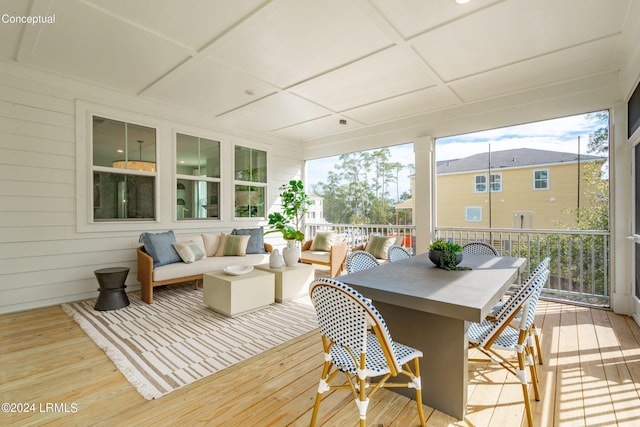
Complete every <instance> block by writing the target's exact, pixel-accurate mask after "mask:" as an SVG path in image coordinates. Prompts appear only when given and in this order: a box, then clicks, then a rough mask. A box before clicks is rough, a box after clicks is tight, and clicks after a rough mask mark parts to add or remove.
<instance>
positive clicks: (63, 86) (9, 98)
mask: <svg viewBox="0 0 640 427" xmlns="http://www.w3.org/2000/svg"><path fill="white" fill-rule="evenodd" d="M76 100H83V101H86V102H88V103H93V104H97V105H104V106H107V107H108V108H111V109H118V110H119V109H122V111H123V114H125V115H126V111H125V110H129V111H135V114H138V115H144V116H148V117H153V119H154V120H155V121H158V122H159V123H160V125H161V126H162V127H163V132H159V135H160V136H159V140H158V143H159V144H160V147H159V149H160V150H162V151H163V152H165V153H171V152H172V150H173V148H172V147H173V145H172V144H173V142H172V141H171V140H170V139H167V138H166V137H165V136H166V135H170V134H171V132H170V131H171V130H173V129H180V128H192V127H197V128H199V129H203V130H206V131H207V132H209V133H213V134H216V135H219V138H220V140H221V141H223V143H226V144H228V147H229V149H228V151H227V152H228V153H231V152H232V150H231V149H230V147H231V144H232V143H233V142H237V143H240V144H246V145H249V146H251V145H252V144H255V145H256V146H258V147H267V149H268V153H269V169H270V170H269V184H270V186H269V188H268V202H269V206H270V210H274V209H277V206H276V205H275V203H276V201H277V200H278V194H279V191H278V187H280V185H282V184H283V183H284V182H287V181H288V180H289V179H291V178H292V177H301V176H302V166H303V162H302V160H301V159H302V148H301V144H300V143H299V142H293V141H289V140H285V139H273V140H264V137H262V138H259V137H256V136H253V135H250V134H242V135H240V136H238V132H237V131H233V132H225V131H224V129H220V128H216V127H211V125H209V124H208V122H207V121H206V120H203V118H197V119H193V118H191V117H190V116H188V115H186V113H185V112H181V111H179V110H172V109H169V108H168V107H166V106H163V105H159V104H154V103H151V102H145V101H141V100H139V99H136V98H134V97H128V96H126V95H122V94H117V93H112V92H110V91H107V90H103V89H99V88H96V87H90V86H86V85H83V84H80V83H77V82H73V81H67V80H62V79H57V78H53V77H49V76H45V75H42V74H40V73H37V72H30V71H26V72H24V74H23V72H22V70H21V69H20V68H18V67H15V68H12V67H11V66H9V67H6V68H3V70H2V71H1V72H0V313H2V312H11V311H18V310H22V309H27V308H33V307H42V306H48V305H53V304H57V303H60V302H66V301H73V300H79V299H84V298H88V297H92V296H95V295H97V287H98V285H97V281H96V279H95V276H94V274H93V271H94V270H96V269H99V268H105V267H111V266H126V267H130V269H131V270H130V273H129V276H128V278H127V285H128V286H129V289H130V290H133V289H136V288H137V287H138V286H139V284H138V282H137V280H136V254H135V248H136V246H137V245H138V236H139V234H140V232H141V231H153V230H156V231H164V230H168V229H174V230H175V231H176V233H178V234H181V233H182V234H194V233H198V232H209V231H231V230H232V229H233V228H234V227H253V226H257V225H262V224H264V223H265V221H260V220H256V219H248V220H242V221H234V220H233V218H232V217H231V215H226V217H225V218H224V219H223V220H222V221H207V222H198V221H187V222H176V221H175V220H174V218H173V216H172V215H162V219H161V222H159V223H155V222H151V223H150V222H141V223H139V224H137V226H136V227H135V228H133V229H132V228H129V229H123V228H122V227H118V225H112V226H106V228H105V227H104V226H103V227H101V228H100V230H99V231H91V230H88V231H86V232H83V231H78V227H77V226H78V224H77V222H78V221H77V212H76V198H77V197H78V195H77V194H76V177H77V176H78V174H77V172H78V171H77V170H76V151H77V150H76V148H77V147H76ZM203 117H205V116H204V115H203ZM83 140H84V138H83ZM167 145H169V147H167ZM165 159H166V164H165V166H166V167H165V169H164V170H166V171H169V173H170V171H172V170H173V168H172V165H171V156H165ZM225 160H226V161H228V164H226V165H225V166H226V167H227V169H228V170H230V168H231V167H232V163H231V158H230V157H229V158H228V159H224V158H223V161H225ZM85 175H87V174H85ZM88 176H90V175H88ZM172 176H173V175H172ZM165 183H168V185H169V186H171V187H172V186H173V185H172V184H173V177H172V178H170V179H168V180H165V179H160V180H159V181H158V185H160V186H161V187H160V188H159V190H160V191H159V192H158V194H159V195H160V197H161V198H162V199H163V201H162V202H161V209H163V210H164V212H172V211H173V210H175V208H173V203H174V201H173V200H172V199H173V188H166V187H167V185H166V184H165ZM230 188H232V184H231V183H229V182H226V183H224V184H223V190H226V191H227V194H225V195H224V196H223V197H224V199H223V203H227V204H228V203H231V202H232V200H233V199H232V198H231V195H230V194H229V191H228V189H230ZM228 212H231V209H229V210H228ZM89 228H91V227H89ZM271 241H272V243H274V244H280V243H281V242H280V239H278V238H277V237H273V240H271Z"/></svg>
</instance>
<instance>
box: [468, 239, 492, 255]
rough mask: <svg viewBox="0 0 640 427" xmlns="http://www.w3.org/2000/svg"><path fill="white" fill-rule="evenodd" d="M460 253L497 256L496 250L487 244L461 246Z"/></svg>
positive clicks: (475, 243)
mask: <svg viewBox="0 0 640 427" xmlns="http://www.w3.org/2000/svg"><path fill="white" fill-rule="evenodd" d="M462 253H464V254H470V255H494V256H498V250H497V249H496V248H494V247H493V246H491V245H490V244H488V243H484V242H469V243H466V244H464V245H463V246H462Z"/></svg>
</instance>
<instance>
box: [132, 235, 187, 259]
mask: <svg viewBox="0 0 640 427" xmlns="http://www.w3.org/2000/svg"><path fill="white" fill-rule="evenodd" d="M175 242H176V236H175V234H174V233H173V230H169V231H165V232H164V233H142V234H140V243H142V244H143V245H144V250H145V252H146V253H148V254H149V255H151V258H153V267H154V268H155V267H159V266H161V265H166V264H173V263H174V262H181V261H182V259H180V255H178V252H176V250H175V248H174V247H173V244H174V243H175Z"/></svg>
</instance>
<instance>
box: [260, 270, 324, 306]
mask: <svg viewBox="0 0 640 427" xmlns="http://www.w3.org/2000/svg"><path fill="white" fill-rule="evenodd" d="M255 268H257V269H259V270H262V271H268V272H270V273H273V274H274V275H275V279H276V301H278V302H282V301H286V300H288V299H291V298H297V297H301V296H305V295H307V294H308V293H309V284H310V283H311V281H312V280H313V278H314V274H315V269H314V268H313V265H310V264H301V263H298V264H296V265H294V266H291V267H288V266H286V265H285V266H282V267H280V268H271V267H269V264H260V265H256V267H255Z"/></svg>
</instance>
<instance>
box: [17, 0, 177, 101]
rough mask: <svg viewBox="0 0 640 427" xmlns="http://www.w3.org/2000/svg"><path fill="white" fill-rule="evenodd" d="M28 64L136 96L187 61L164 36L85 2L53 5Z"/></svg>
mask: <svg viewBox="0 0 640 427" xmlns="http://www.w3.org/2000/svg"><path fill="white" fill-rule="evenodd" d="M51 12H52V13H55V15H56V23H55V24H51V25H47V26H43V28H42V32H41V34H40V37H39V38H38V42H37V44H36V46H35V47H34V49H33V51H32V52H31V55H30V56H29V58H28V62H29V63H31V64H33V65H37V66H39V67H43V68H47V69H50V70H53V71H56V72H59V73H64V74H67V75H69V76H73V77H76V78H79V79H82V80H85V81H90V82H94V83H96V84H98V85H105V86H110V87H113V88H117V89H119V90H124V91H129V92H138V91H140V90H141V89H142V88H144V87H145V86H147V85H148V84H149V83H151V82H152V81H153V80H155V79H156V78H158V77H159V76H161V75H162V74H164V73H165V72H166V71H168V70H169V69H171V68H173V67H174V66H175V65H177V64H179V63H180V62H182V61H183V60H184V59H185V58H186V57H187V51H186V50H185V49H184V48H180V47H178V46H176V45H175V44H173V43H169V42H167V41H166V40H164V39H163V38H160V37H158V36H156V35H152V34H150V33H147V32H145V31H142V30H140V29H139V28H137V27H134V26H132V25H129V24H128V23H126V22H122V21H119V20H117V19H115V18H114V17H112V16H110V15H107V14H105V13H103V12H100V11H98V10H96V9H94V8H93V7H89V6H87V5H85V4H83V3H79V2H70V1H61V2H56V3H54V7H53V8H52V11H51Z"/></svg>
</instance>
